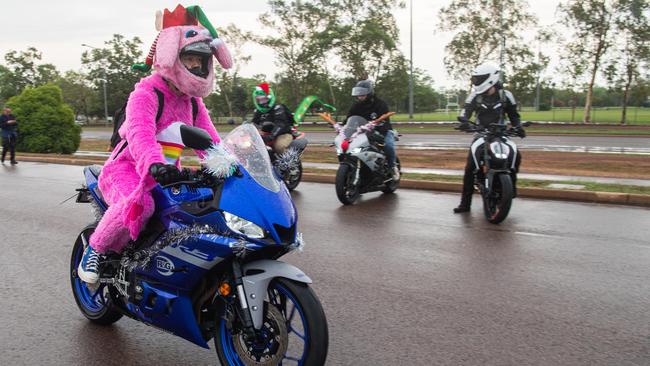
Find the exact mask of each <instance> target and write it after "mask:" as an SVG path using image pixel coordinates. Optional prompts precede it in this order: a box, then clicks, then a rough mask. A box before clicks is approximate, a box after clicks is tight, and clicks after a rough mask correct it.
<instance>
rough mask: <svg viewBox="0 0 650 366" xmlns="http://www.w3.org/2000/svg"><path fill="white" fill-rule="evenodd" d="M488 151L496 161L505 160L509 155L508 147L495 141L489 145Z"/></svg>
mask: <svg viewBox="0 0 650 366" xmlns="http://www.w3.org/2000/svg"><path fill="white" fill-rule="evenodd" d="M490 151H492V154H493V155H494V157H495V158H497V159H504V160H505V159H507V158H508V155H510V147H509V146H508V145H506V144H504V143H503V142H499V141H495V142H493V143H491V144H490Z"/></svg>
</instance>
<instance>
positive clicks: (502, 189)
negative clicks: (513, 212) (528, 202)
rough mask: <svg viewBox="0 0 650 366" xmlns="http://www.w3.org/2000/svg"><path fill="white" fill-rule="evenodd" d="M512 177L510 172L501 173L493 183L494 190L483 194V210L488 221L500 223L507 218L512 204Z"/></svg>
mask: <svg viewBox="0 0 650 366" xmlns="http://www.w3.org/2000/svg"><path fill="white" fill-rule="evenodd" d="M512 195H513V189H512V178H510V175H508V174H499V175H498V176H497V179H494V181H493V183H492V191H491V192H489V193H488V192H485V193H483V194H481V196H483V212H484V213H485V218H486V219H487V220H488V222H490V223H492V224H498V223H500V222H501V221H503V220H505V219H506V217H507V216H508V213H509V212H510V206H511V205H512Z"/></svg>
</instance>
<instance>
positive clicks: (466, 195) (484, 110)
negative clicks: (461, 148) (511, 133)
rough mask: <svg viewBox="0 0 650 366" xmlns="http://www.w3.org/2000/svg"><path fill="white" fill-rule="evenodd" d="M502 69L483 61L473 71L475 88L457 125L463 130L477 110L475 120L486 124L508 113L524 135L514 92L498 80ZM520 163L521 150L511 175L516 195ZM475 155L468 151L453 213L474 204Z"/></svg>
mask: <svg viewBox="0 0 650 366" xmlns="http://www.w3.org/2000/svg"><path fill="white" fill-rule="evenodd" d="M499 78H500V70H499V69H498V68H497V67H496V66H493V65H490V64H482V65H480V66H478V67H477V68H476V69H474V71H473V72H472V84H473V86H474V91H473V92H472V93H471V94H470V95H469V96H468V97H467V100H465V106H464V108H463V110H462V111H461V113H460V116H458V120H459V121H460V122H461V123H460V126H459V127H458V129H460V130H463V129H466V128H467V127H469V119H470V118H471V117H472V114H474V113H476V123H477V124H479V125H481V126H483V127H487V126H489V125H490V124H491V123H499V121H501V119H502V118H503V117H504V116H508V120H510V124H511V125H512V128H513V129H516V130H517V131H518V134H519V136H521V137H525V136H526V132H525V131H524V130H523V128H521V118H520V117H519V112H517V102H516V101H515V97H514V96H513V95H512V93H511V92H509V91H507V90H505V89H503V86H502V85H501V83H500V82H499ZM520 164H521V152H518V154H517V157H516V160H515V171H514V173H513V175H512V184H513V188H514V193H515V196H516V194H517V186H516V183H517V172H519V165H520ZM475 169H477V167H475V166H474V159H473V158H472V152H471V151H470V152H469V155H468V157H467V163H466V164H465V175H464V177H463V193H462V196H461V200H460V205H458V207H456V208H454V213H461V212H468V211H469V210H470V207H471V204H472V193H474V170H475Z"/></svg>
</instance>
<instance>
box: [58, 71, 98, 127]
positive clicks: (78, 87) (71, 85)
mask: <svg viewBox="0 0 650 366" xmlns="http://www.w3.org/2000/svg"><path fill="white" fill-rule="evenodd" d="M55 84H56V85H58V86H59V88H61V91H62V93H63V100H64V102H66V103H67V104H69V105H70V106H71V107H72V108H73V109H74V112H75V116H79V115H80V114H81V115H84V116H86V118H87V116H88V112H89V110H90V107H91V105H92V103H93V101H95V100H96V99H97V92H96V91H95V90H93V89H92V88H91V86H90V85H88V80H87V77H86V76H85V75H83V74H81V73H79V72H75V71H66V72H65V74H63V76H61V77H60V78H59V79H58V80H57V81H56V82H55Z"/></svg>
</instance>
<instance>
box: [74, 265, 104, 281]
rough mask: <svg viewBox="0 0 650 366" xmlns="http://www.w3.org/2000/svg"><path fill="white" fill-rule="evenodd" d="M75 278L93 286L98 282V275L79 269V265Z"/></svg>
mask: <svg viewBox="0 0 650 366" xmlns="http://www.w3.org/2000/svg"><path fill="white" fill-rule="evenodd" d="M77 276H79V278H80V279H81V280H82V281H84V282H86V283H89V284H95V283H97V281H99V274H97V273H94V272H86V271H84V270H83V268H81V264H80V265H79V266H78V267H77Z"/></svg>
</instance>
